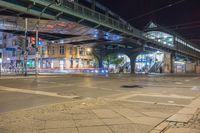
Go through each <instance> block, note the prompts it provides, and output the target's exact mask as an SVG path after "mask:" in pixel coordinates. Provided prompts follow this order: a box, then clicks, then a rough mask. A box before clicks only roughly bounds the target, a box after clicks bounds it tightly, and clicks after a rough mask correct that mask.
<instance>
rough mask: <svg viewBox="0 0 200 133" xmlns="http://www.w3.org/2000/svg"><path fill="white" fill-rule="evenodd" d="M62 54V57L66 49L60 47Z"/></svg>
mask: <svg viewBox="0 0 200 133" xmlns="http://www.w3.org/2000/svg"><path fill="white" fill-rule="evenodd" d="M60 54H61V55H64V54H65V47H64V46H60Z"/></svg>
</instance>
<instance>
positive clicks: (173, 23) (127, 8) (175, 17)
mask: <svg viewBox="0 0 200 133" xmlns="http://www.w3.org/2000/svg"><path fill="white" fill-rule="evenodd" d="M97 1H98V2H99V3H101V4H103V5H104V6H106V7H108V8H109V9H110V10H112V11H113V12H115V13H116V14H118V15H119V16H121V17H122V18H123V19H125V20H127V21H128V20H131V21H129V23H130V24H132V26H134V27H136V28H139V29H141V30H143V29H144V27H145V26H146V25H147V24H148V22H149V21H151V20H152V21H153V22H156V23H158V24H159V25H162V26H165V27H168V28H170V29H171V30H174V31H175V32H177V33H179V34H180V35H182V36H184V37H185V38H187V39H188V40H190V41H193V42H195V43H198V44H199V46H200V0H182V1H180V0H97ZM177 2H180V3H178V4H175V5H173V4H174V3H177ZM170 5H173V6H170ZM167 6H168V7H167ZM160 8H163V9H162V10H159V11H157V12H154V13H152V14H148V15H145V16H143V17H139V16H141V15H143V14H147V13H150V12H151V11H155V10H156V9H160Z"/></svg>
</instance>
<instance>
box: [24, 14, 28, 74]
mask: <svg viewBox="0 0 200 133" xmlns="http://www.w3.org/2000/svg"><path fill="white" fill-rule="evenodd" d="M27 28H28V19H27V18H25V43H24V46H23V47H24V76H27V51H26V48H27V45H28V38H27Z"/></svg>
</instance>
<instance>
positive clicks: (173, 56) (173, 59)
mask: <svg viewBox="0 0 200 133" xmlns="http://www.w3.org/2000/svg"><path fill="white" fill-rule="evenodd" d="M174 61H175V54H174V53H172V54H171V57H170V62H171V63H170V64H171V71H170V72H171V73H174Z"/></svg>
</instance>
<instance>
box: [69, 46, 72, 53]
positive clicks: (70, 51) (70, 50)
mask: <svg viewBox="0 0 200 133" xmlns="http://www.w3.org/2000/svg"><path fill="white" fill-rule="evenodd" d="M69 54H70V55H72V54H73V48H72V47H70V48H69Z"/></svg>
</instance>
